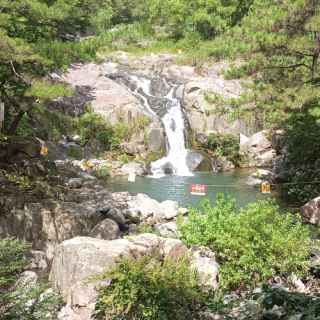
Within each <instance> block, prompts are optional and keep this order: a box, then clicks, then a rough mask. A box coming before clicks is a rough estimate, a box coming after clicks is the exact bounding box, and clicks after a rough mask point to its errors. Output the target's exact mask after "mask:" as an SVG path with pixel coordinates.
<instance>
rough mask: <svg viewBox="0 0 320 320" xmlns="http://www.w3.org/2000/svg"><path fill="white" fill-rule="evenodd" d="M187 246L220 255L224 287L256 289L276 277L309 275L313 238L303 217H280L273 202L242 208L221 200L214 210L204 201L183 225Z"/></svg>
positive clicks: (280, 214)
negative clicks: (311, 241)
mask: <svg viewBox="0 0 320 320" xmlns="http://www.w3.org/2000/svg"><path fill="white" fill-rule="evenodd" d="M180 232H181V235H182V239H183V240H184V241H185V242H186V243H187V244H188V245H205V246H208V247H210V248H211V249H212V250H213V251H214V252H216V254H217V258H218V260H219V262H220V264H221V268H220V281H221V282H220V283H221V286H222V287H223V288H226V289H234V288H238V287H254V286H256V285H258V284H259V283H261V282H263V281H266V280H268V279H270V278H272V277H274V276H276V275H281V276H288V275H290V274H292V273H294V274H297V275H302V276H303V275H304V274H305V273H306V271H307V269H308V258H309V254H310V238H309V233H308V229H307V228H306V227H305V226H303V225H302V224H301V222H300V220H299V218H298V217H295V216H293V215H291V214H288V213H281V212H280V211H279V208H278V207H277V205H275V204H274V203H273V202H272V201H259V202H256V203H252V204H249V205H248V206H247V207H246V208H244V209H237V208H236V206H235V201H234V200H233V199H229V198H225V197H224V196H223V195H221V194H220V195H219V196H218V198H217V204H216V206H215V207H211V205H210V203H209V201H205V202H204V203H203V205H202V208H201V209H199V210H198V209H193V210H191V212H190V214H189V219H188V221H187V222H185V223H180Z"/></svg>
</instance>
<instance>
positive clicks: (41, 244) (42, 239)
mask: <svg viewBox="0 0 320 320" xmlns="http://www.w3.org/2000/svg"><path fill="white" fill-rule="evenodd" d="M93 191H94V192H93ZM64 196H65V201H64V202H62V201H43V202H39V203H22V204H19V202H18V201H16V200H15V199H12V201H15V202H14V203H12V204H10V203H11V200H10V198H6V199H4V200H5V203H6V206H9V205H10V207H8V208H7V209H6V212H5V214H1V215H0V237H11V236H14V237H17V238H19V239H21V240H24V241H26V242H29V243H31V244H32V247H33V249H34V250H40V251H43V252H44V253H45V255H46V259H47V260H48V261H50V260H52V258H53V252H54V250H55V247H56V246H57V245H58V244H59V243H60V242H62V241H64V240H67V239H70V238H74V237H76V236H87V235H89V234H90V232H91V231H92V229H93V228H94V227H95V226H96V225H97V224H98V223H100V222H101V221H103V220H104V219H106V218H109V217H108V216H105V215H104V214H103V212H102V210H103V209H104V208H113V209H114V210H116V209H117V208H116V206H117V205H119V206H121V205H122V204H121V201H120V200H119V203H118V200H117V199H116V198H117V197H116V196H115V197H113V195H112V194H110V193H109V192H108V191H106V190H105V189H102V190H99V189H97V188H93V189H86V188H81V189H76V190H74V189H70V190H69V192H68V193H66V194H65V195H64ZM0 201H1V199H0ZM117 221H119V220H117ZM120 222H121V221H120ZM122 222H123V224H124V223H125V218H124V217H123V216H122Z"/></svg>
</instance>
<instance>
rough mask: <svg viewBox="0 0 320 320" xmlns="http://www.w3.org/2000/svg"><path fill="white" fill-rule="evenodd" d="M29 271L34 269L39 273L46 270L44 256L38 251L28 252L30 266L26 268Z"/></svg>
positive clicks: (46, 265) (43, 253)
mask: <svg viewBox="0 0 320 320" xmlns="http://www.w3.org/2000/svg"><path fill="white" fill-rule="evenodd" d="M28 268H30V269H36V270H40V271H46V270H47V269H48V262H47V258H46V254H45V252H43V251H40V250H31V251H30V264H29V266H28Z"/></svg>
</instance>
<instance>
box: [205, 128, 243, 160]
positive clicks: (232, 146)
mask: <svg viewBox="0 0 320 320" xmlns="http://www.w3.org/2000/svg"><path fill="white" fill-rule="evenodd" d="M205 147H206V148H207V149H209V150H212V151H214V153H215V154H216V155H217V156H222V157H226V158H227V159H228V160H230V161H231V162H233V163H234V164H238V163H239V161H240V155H239V152H240V141H239V139H238V138H237V137H235V136H233V135H232V134H224V135H222V134H210V135H209V137H208V143H207V145H206V146H205Z"/></svg>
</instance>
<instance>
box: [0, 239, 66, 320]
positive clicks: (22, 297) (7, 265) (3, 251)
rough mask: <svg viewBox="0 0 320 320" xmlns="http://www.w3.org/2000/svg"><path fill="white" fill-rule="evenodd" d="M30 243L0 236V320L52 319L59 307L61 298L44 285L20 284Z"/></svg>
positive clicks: (55, 316)
mask: <svg viewBox="0 0 320 320" xmlns="http://www.w3.org/2000/svg"><path fill="white" fill-rule="evenodd" d="M28 249H29V246H28V245H27V244H26V243H24V242H21V241H18V240H14V239H2V240H0V310H1V319H3V320H14V319H19V320H43V319H46V320H55V319H57V312H58V310H59V308H60V298H59V297H58V296H57V295H55V294H54V293H53V292H50V291H46V289H47V288H46V286H44V285H40V284H38V285H32V286H29V285H19V286H16V285H15V284H16V281H17V280H18V279H19V277H20V275H21V273H22V272H23V270H24V268H25V267H26V266H27V263H28V261H27V259H26V253H27V250H28Z"/></svg>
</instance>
